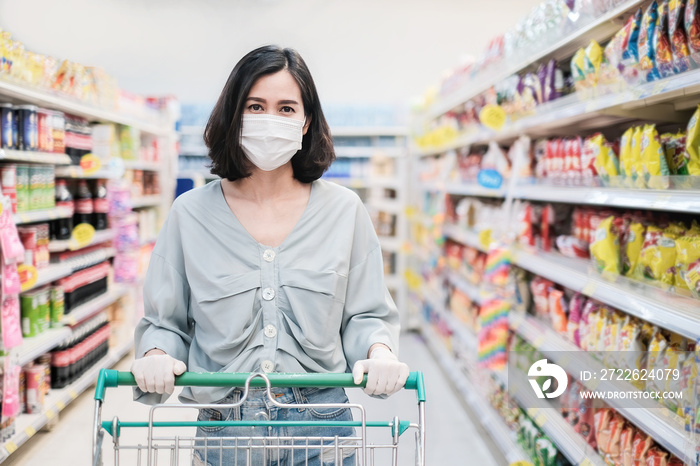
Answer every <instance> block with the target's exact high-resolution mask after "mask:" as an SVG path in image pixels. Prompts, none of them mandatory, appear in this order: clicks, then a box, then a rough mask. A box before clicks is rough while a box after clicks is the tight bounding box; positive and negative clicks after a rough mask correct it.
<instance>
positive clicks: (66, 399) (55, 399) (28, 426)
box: [0, 339, 134, 463]
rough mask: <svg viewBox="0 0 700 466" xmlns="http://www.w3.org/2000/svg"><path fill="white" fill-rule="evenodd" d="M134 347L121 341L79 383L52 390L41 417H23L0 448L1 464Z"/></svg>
mask: <svg viewBox="0 0 700 466" xmlns="http://www.w3.org/2000/svg"><path fill="white" fill-rule="evenodd" d="M133 346H134V342H133V340H132V339H127V340H126V341H123V342H120V343H119V345H117V346H116V347H115V348H113V349H111V350H110V351H109V353H108V354H107V356H105V357H104V358H102V359H100V360H99V361H97V363H96V364H95V365H94V366H92V367H91V368H90V369H88V371H87V372H86V373H85V374H83V376H82V377H80V378H79V379H78V380H76V381H75V382H73V383H72V384H70V385H69V386H68V387H65V388H62V389H60V390H54V389H52V390H50V391H49V394H48V396H47V397H46V399H45V401H44V406H45V408H44V410H43V411H42V412H41V413H38V414H21V415H19V416H18V417H17V420H16V425H15V432H16V433H15V435H13V436H12V437H11V438H10V439H9V440H8V441H6V442H5V443H4V444H2V446H1V447H0V463H1V462H3V461H5V460H6V459H7V458H8V457H9V456H10V455H12V454H13V453H14V452H15V451H17V449H18V448H19V447H20V446H22V445H23V444H24V443H26V442H27V441H28V440H29V439H30V438H31V437H33V436H34V435H35V434H36V433H37V432H39V431H40V430H41V429H42V428H43V427H44V426H46V425H47V424H48V423H49V422H50V421H51V420H52V419H53V418H55V417H56V416H57V415H58V414H59V413H60V412H61V411H62V410H63V409H64V408H65V407H66V406H67V405H68V404H70V403H71V402H72V401H73V400H75V399H76V398H78V395H80V394H81V393H83V392H84V391H85V390H87V389H88V388H90V387H91V386H93V385H94V384H95V382H96V381H97V376H98V374H99V372H100V369H102V368H109V367H112V366H114V365H115V364H116V363H117V362H119V361H121V359H122V358H123V357H124V356H126V355H127V354H128V353H129V351H131V349H132V348H133Z"/></svg>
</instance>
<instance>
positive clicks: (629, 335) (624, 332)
mask: <svg viewBox="0 0 700 466" xmlns="http://www.w3.org/2000/svg"><path fill="white" fill-rule="evenodd" d="M617 351H618V352H620V356H621V358H622V360H621V361H620V366H618V367H619V368H621V369H629V370H630V371H635V370H636V371H640V370H642V369H644V368H645V367H646V361H645V359H644V358H645V355H646V347H645V346H644V343H643V342H642V325H641V324H640V323H639V322H638V321H637V320H635V319H634V318H632V317H630V316H626V317H625V318H624V321H623V323H622V329H621V330H620V337H619V338H618V347H617ZM630 383H631V384H632V385H634V386H635V387H636V388H638V389H639V390H644V381H643V380H641V378H640V380H634V379H632V380H631V381H630Z"/></svg>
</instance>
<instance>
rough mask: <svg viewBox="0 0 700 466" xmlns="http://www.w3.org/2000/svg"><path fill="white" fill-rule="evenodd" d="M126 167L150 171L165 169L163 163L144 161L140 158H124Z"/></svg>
mask: <svg viewBox="0 0 700 466" xmlns="http://www.w3.org/2000/svg"><path fill="white" fill-rule="evenodd" d="M124 168H125V169H127V170H143V171H150V172H159V171H161V170H163V164H162V163H160V162H142V161H140V160H124Z"/></svg>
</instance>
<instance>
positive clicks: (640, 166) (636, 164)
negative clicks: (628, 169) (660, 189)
mask: <svg viewBox="0 0 700 466" xmlns="http://www.w3.org/2000/svg"><path fill="white" fill-rule="evenodd" d="M643 137H644V128H643V127H642V126H637V127H636V128H634V133H632V157H631V164H632V184H633V186H634V187H635V188H645V187H646V184H645V183H644V159H643V158H642V139H643Z"/></svg>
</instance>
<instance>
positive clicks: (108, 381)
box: [95, 369, 425, 401]
mask: <svg viewBox="0 0 700 466" xmlns="http://www.w3.org/2000/svg"><path fill="white" fill-rule="evenodd" d="M250 375H251V374H250V373H248V372H237V373H227V372H211V373H209V372H206V373H203V372H185V373H184V374H182V375H180V376H178V377H175V385H181V386H188V387H197V386H199V387H244V386H245V383H246V380H248V377H250ZM266 376H267V378H268V379H269V380H270V385H271V386H273V387H364V386H365V384H366V383H367V375H365V376H364V378H363V380H362V383H361V384H359V385H356V384H355V382H354V381H353V378H352V374H280V373H275V374H266ZM120 385H122V386H124V385H128V386H134V385H136V379H134V375H133V374H132V373H131V372H119V371H115V370H112V369H101V370H100V376H99V378H98V379H97V387H96V388H95V399H96V400H100V401H104V396H105V390H106V389H107V388H108V387H118V386H120ZM250 386H251V387H265V386H266V384H265V381H264V380H263V379H262V378H260V377H256V378H254V379H252V380H251V381H250ZM404 388H405V389H407V390H415V391H416V394H417V395H418V401H425V385H424V381H423V373H422V372H419V371H414V372H410V373H409V374H408V379H407V380H406V384H405V385H404Z"/></svg>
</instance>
